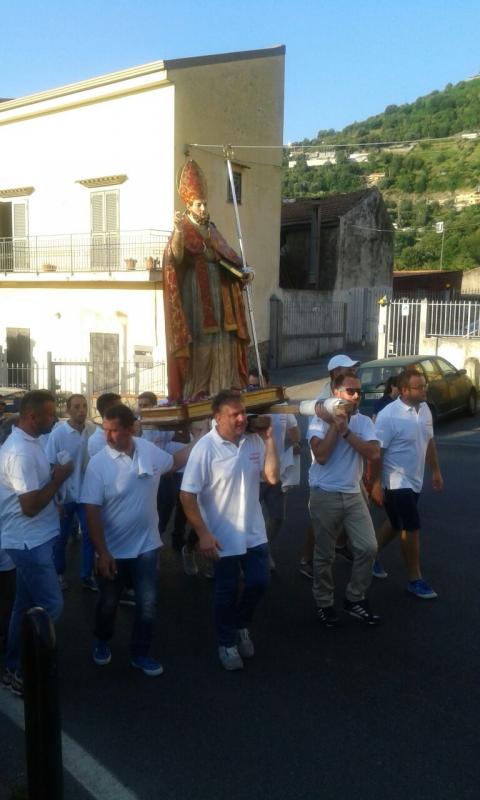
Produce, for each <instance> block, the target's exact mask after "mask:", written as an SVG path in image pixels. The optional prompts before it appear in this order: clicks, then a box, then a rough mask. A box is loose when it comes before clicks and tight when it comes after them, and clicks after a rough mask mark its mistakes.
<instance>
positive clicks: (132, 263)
mask: <svg viewBox="0 0 480 800" xmlns="http://www.w3.org/2000/svg"><path fill="white" fill-rule="evenodd" d="M125 266H126V268H127V269H129V270H134V269H135V268H136V266H137V259H136V258H126V259H125Z"/></svg>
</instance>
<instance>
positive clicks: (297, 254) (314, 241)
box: [280, 188, 394, 292]
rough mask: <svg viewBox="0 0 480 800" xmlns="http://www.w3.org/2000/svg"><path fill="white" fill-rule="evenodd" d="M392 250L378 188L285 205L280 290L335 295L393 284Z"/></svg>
mask: <svg viewBox="0 0 480 800" xmlns="http://www.w3.org/2000/svg"><path fill="white" fill-rule="evenodd" d="M393 246H394V228H393V225H392V223H391V221H390V217H389V215H388V212H387V209H386V206H385V203H384V201H383V198H382V195H381V194H380V192H379V191H378V189H375V188H373V189H362V190H360V191H357V192H350V193H348V194H335V195H328V196H326V197H319V198H308V199H300V200H294V201H290V200H284V202H283V205H282V227H281V242H280V286H281V288H282V289H287V290H288V289H312V290H317V291H329V292H335V291H339V290H344V289H351V288H363V287H375V286H388V285H391V282H392V271H393Z"/></svg>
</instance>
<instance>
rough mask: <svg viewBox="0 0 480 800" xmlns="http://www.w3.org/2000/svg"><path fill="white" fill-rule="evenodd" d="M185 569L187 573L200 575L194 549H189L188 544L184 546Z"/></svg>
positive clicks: (183, 559)
mask: <svg viewBox="0 0 480 800" xmlns="http://www.w3.org/2000/svg"><path fill="white" fill-rule="evenodd" d="M182 561H183V571H184V573H185V575H189V576H192V575H198V567H197V562H196V559H195V553H194V552H193V550H187V545H186V544H184V545H183V547H182Z"/></svg>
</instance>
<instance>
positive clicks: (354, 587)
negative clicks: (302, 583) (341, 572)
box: [309, 488, 377, 608]
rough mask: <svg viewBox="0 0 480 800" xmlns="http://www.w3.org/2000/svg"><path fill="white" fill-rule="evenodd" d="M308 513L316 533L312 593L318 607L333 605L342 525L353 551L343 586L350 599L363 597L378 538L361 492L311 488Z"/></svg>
mask: <svg viewBox="0 0 480 800" xmlns="http://www.w3.org/2000/svg"><path fill="white" fill-rule="evenodd" d="M309 509H310V517H311V520H312V524H313V530H314V534H315V548H314V552H313V596H314V599H315V603H316V605H317V608H326V607H327V606H332V605H333V590H334V583H333V574H332V566H333V562H334V561H335V542H336V540H337V535H338V530H339V528H340V527H343V528H344V530H345V533H346V535H347V538H348V540H349V542H350V547H351V550H352V553H353V564H352V574H351V577H350V582H349V583H348V586H347V588H346V590H345V597H346V598H347V600H350V601H351V602H356V601H358V600H364V599H365V593H366V591H367V589H368V587H369V586H370V583H371V580H372V567H373V562H374V560H375V556H376V554H377V540H376V537H375V530H374V528H373V524H372V520H371V517H370V512H369V510H368V508H367V504H366V502H365V499H364V497H363V494H361V493H360V492H358V493H357V494H346V493H345V492H324V491H323V489H313V488H312V489H311V490H310V503H309Z"/></svg>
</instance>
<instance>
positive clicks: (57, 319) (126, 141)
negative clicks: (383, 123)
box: [0, 47, 285, 392]
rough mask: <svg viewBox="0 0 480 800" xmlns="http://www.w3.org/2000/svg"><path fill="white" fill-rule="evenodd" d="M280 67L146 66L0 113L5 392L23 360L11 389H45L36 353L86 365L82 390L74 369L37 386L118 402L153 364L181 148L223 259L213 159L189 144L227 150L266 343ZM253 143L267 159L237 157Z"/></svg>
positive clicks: (218, 169)
mask: <svg viewBox="0 0 480 800" xmlns="http://www.w3.org/2000/svg"><path fill="white" fill-rule="evenodd" d="M284 53H285V48H284V47H276V48H271V49H266V50H257V51H247V52H240V53H227V54H221V55H215V56H206V57H200V58H187V59H179V60H172V61H156V62H153V63H150V64H146V65H143V66H141V67H135V68H132V69H127V70H124V71H120V72H115V73H111V74H108V75H103V76H101V77H99V78H93V79H90V80H86V81H82V82H80V83H76V84H73V85H70V86H65V87H60V88H58V89H53V90H50V91H46V92H41V93H38V94H35V95H32V96H29V97H22V98H18V99H15V100H9V101H4V102H1V103H0V152H1V153H2V154H3V158H2V171H1V176H0V309H1V314H0V349H1V350H2V351H3V356H4V358H3V360H4V362H6V364H7V366H8V370H9V372H8V378H9V382H10V383H13V382H14V381H13V376H14V371H13V364H15V363H17V362H22V363H26V364H28V365H29V368H30V367H31V373H30V374H29V377H28V380H24V381H23V384H24V385H27V384H28V385H32V386H33V385H34V384H35V383H37V384H39V383H43V384H44V385H45V380H43V381H42V380H41V379H40V378H38V380H37V379H36V377H35V374H36V373H35V370H36V369H37V366H38V368H43V366H44V364H45V363H46V361H47V354H50V356H48V357H49V358H50V357H51V359H53V361H62V360H68V361H78V362H80V361H86V362H89V363H91V362H95V364H96V365H97V366H96V367H95V376H94V377H92V376H91V375H90V376H89V370H90V372H91V371H92V367H88V366H87V365H85V366H84V367H82V366H78V368H77V369H76V370H74V371H71V373H70V375H73V374H75V378H73V377H71V378H69V379H67V378H66V377H65V376H64V373H63V372H61V370H60V367H58V368H57V371H56V372H55V375H54V376H53V378H52V375H50V378H49V381H48V383H49V385H51V384H52V382H56V383H57V386H58V384H59V383H61V388H62V390H65V391H70V390H76V391H78V390H79V389H82V390H84V391H88V390H92V391H93V392H96V391H99V390H100V389H101V388H102V385H105V386H108V387H113V386H114V385H115V386H116V385H118V386H120V388H121V389H122V391H125V392H129V391H136V390H137V389H138V388H139V370H138V365H139V364H140V363H141V362H144V363H146V364H149V363H153V364H157V363H159V362H163V361H164V359H165V331H164V316H163V291H162V273H161V269H160V268H159V267H160V264H161V258H162V253H163V248H164V245H165V242H166V239H167V237H168V235H169V231H170V230H171V228H172V224H173V216H174V212H175V210H182V206H181V201H180V200H179V198H178V197H177V192H176V186H175V176H176V174H177V173H178V171H179V169H180V167H181V165H182V163H183V162H184V159H185V154H186V152H187V150H189V152H190V155H191V156H192V157H193V158H195V159H196V160H197V161H198V162H199V163H200V165H201V167H202V169H203V170H204V172H205V174H206V177H207V182H208V186H209V205H210V212H211V216H212V219H213V220H214V221H215V223H216V224H217V225H218V227H219V229H220V230H221V231H222V233H223V235H224V236H225V238H227V240H228V241H229V242H230V243H231V244H232V246H234V247H235V246H236V232H235V223H234V215H233V208H232V203H231V197H229V193H228V190H227V176H226V168H225V163H224V160H223V158H222V149H221V148H220V149H217V148H214V149H212V148H211V147H207V148H202V147H200V148H199V147H194V146H193V145H197V144H199V145H211V144H214V145H216V144H219V145H222V144H233V145H234V146H235V151H234V157H233V158H234V172H235V179H236V181H237V185H238V188H239V190H240V192H241V206H240V214H241V220H242V226H243V236H244V241H245V246H246V251H247V252H246V254H247V259H248V261H249V263H250V264H252V266H254V268H255V270H256V280H255V283H254V302H255V310H256V321H257V329H258V338H259V341H260V342H261V343H262V342H263V343H266V342H267V340H268V331H269V320H268V314H267V313H266V309H268V302H267V300H268V298H269V296H270V294H271V293H272V292H273V291H274V290H275V288H276V286H277V285H278V260H279V241H280V207H281V189H280V186H281V157H282V156H281V149H279V148H278V146H279V145H281V143H282V132H283V86H284ZM255 144H258V145H262V146H264V145H269V144H271V145H272V146H274V147H275V148H276V149H272V150H268V149H259V150H252V149H248V150H247V149H242V145H249V146H250V147H251V145H255ZM277 148H278V149H277ZM6 154H8V157H6ZM135 363H136V364H137V367H136V368H135ZM98 364H100V366H98ZM132 374H135V381H134V386H133V388H132V382H131V381H129V380H128V379H127V376H129V375H130V376H131V375H132ZM79 375H80V377H79ZM59 376H62V377H59ZM4 382H5V381H4V379H1V380H0V383H4ZM67 383H68V384H69V385H66V384H67ZM148 383H150V384H151V386H152V388H154V389H156V390H157V391H161V390H162V388H163V387H162V386H161V385H160V384H161V379H159V378H158V375H157V378H156V379H155V385H153V381H152V380H151V378H150V377H149V376H148V375H147V373H145V374H144V377H143V378H142V380H141V386H140V388H147V384H148Z"/></svg>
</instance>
